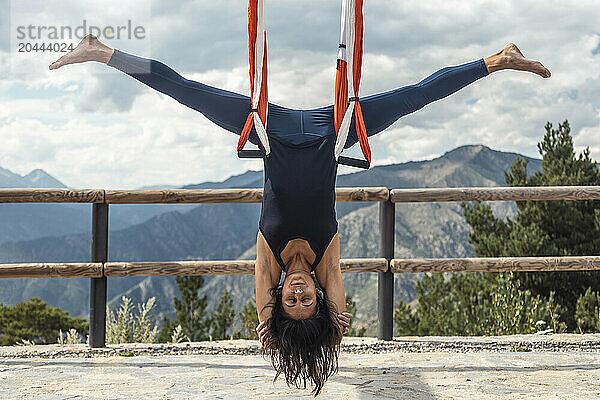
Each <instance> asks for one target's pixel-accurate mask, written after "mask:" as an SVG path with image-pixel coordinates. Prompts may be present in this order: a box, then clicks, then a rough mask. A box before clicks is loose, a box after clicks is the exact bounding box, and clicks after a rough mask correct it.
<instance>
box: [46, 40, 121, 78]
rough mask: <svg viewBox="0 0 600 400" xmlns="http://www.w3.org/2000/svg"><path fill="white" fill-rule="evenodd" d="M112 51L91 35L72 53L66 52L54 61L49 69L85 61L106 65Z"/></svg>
mask: <svg viewBox="0 0 600 400" xmlns="http://www.w3.org/2000/svg"><path fill="white" fill-rule="evenodd" d="M113 52H114V49H112V48H110V47H108V46H107V45H105V44H103V43H100V41H99V40H98V38H97V37H96V36H94V35H92V34H89V35H87V36H86V37H84V38H83V39H81V42H79V44H78V45H77V47H75V48H74V49H73V50H72V51H70V52H68V53H67V54H65V55H64V56H62V57H61V58H59V59H58V60H56V61H54V62H53V63H52V64H50V66H49V67H48V68H49V69H51V70H52V69H57V68H60V67H62V66H63V65H69V64H76V63H82V62H86V61H98V62H101V63H104V64H106V63H108V61H109V60H110V57H111V56H112V54H113Z"/></svg>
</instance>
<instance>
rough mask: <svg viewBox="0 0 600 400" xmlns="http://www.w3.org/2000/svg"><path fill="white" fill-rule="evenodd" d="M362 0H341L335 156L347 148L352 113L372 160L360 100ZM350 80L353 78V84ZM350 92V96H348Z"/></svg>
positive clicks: (362, 146) (365, 152) (365, 150)
mask: <svg viewBox="0 0 600 400" xmlns="http://www.w3.org/2000/svg"><path fill="white" fill-rule="evenodd" d="M362 8H363V0H342V20H341V34H340V45H339V52H338V59H337V69H336V76H335V106H334V115H333V117H334V124H335V130H336V133H337V141H336V144H335V159H336V160H337V159H338V158H339V156H340V154H341V153H342V151H343V150H344V145H345V144H346V139H347V138H348V132H349V130H350V123H351V122H352V114H354V115H355V124H356V134H357V136H358V141H359V143H360V148H361V149H362V152H363V155H364V156H365V159H366V160H367V161H368V162H369V163H370V162H371V149H370V147H369V140H368V138H367V129H366V128H365V121H364V119H363V114H362V109H361V107H360V102H359V100H358V92H359V89H360V76H361V70H362V53H363V14H362ZM349 82H351V85H352V86H351V87H350V84H349ZM350 94H351V97H350V98H348V97H349V96H350Z"/></svg>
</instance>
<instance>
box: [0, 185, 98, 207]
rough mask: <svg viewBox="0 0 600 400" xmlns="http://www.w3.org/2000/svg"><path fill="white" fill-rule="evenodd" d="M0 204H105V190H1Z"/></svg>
mask: <svg viewBox="0 0 600 400" xmlns="http://www.w3.org/2000/svg"><path fill="white" fill-rule="evenodd" d="M0 203H104V189H47V188H44V189H40V188H35V189H31V188H25V189H12V188H11V189H0Z"/></svg>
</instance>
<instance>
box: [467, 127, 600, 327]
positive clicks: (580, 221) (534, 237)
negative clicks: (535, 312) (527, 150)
mask: <svg viewBox="0 0 600 400" xmlns="http://www.w3.org/2000/svg"><path fill="white" fill-rule="evenodd" d="M545 129H546V133H545V135H544V138H543V140H542V142H540V143H539V144H538V150H539V152H540V154H541V155H542V157H543V159H542V171H538V172H536V173H535V174H533V175H532V176H530V177H528V176H527V160H524V159H521V158H517V159H516V160H515V161H514V162H513V164H512V165H511V171H510V172H505V178H506V183H507V184H509V185H510V186H513V187H515V186H558V185H560V186H590V185H600V171H599V170H598V168H597V167H596V164H595V162H594V161H592V160H591V159H590V157H589V154H590V152H589V148H586V149H585V150H584V151H583V154H579V156H578V157H577V156H576V155H575V153H574V150H573V140H572V138H571V136H570V126H569V123H568V121H564V122H563V123H562V124H559V126H558V129H552V124H551V123H550V122H548V123H547V124H546V126H545ZM516 204H517V210H518V211H517V215H516V216H515V218H514V220H511V219H507V220H506V221H504V220H502V219H500V218H497V217H495V216H494V215H493V213H492V211H491V208H490V206H488V205H487V204H482V203H478V202H477V203H475V204H473V206H469V205H467V204H466V203H462V208H463V212H464V214H465V217H466V220H467V222H468V223H469V225H471V227H472V229H473V231H472V232H471V233H470V234H469V242H470V243H472V244H473V246H474V251H475V254H476V255H477V256H478V257H519V256H585V255H597V254H599V252H600V201H598V200H577V201H572V200H552V201H517V202H516ZM515 276H516V278H517V279H518V280H519V281H520V282H521V285H520V286H521V288H522V289H523V290H529V291H530V292H531V294H532V295H534V296H536V295H541V296H542V297H544V298H548V297H549V296H550V293H551V292H555V299H556V302H557V303H558V304H559V305H561V306H563V314H562V315H561V318H563V320H564V321H565V322H566V323H567V327H568V329H569V330H575V328H576V326H577V324H576V321H575V311H576V305H577V299H578V298H579V297H580V296H582V295H584V293H585V291H586V290H587V288H588V287H590V286H591V287H593V288H596V287H598V285H599V284H600V272H599V271H568V272H562V271H561V272H554V271H553V272H518V273H516V274H515Z"/></svg>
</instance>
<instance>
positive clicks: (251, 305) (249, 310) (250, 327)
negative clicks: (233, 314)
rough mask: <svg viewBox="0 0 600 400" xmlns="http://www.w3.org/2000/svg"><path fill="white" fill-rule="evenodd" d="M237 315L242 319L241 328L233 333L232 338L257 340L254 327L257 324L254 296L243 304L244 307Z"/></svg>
mask: <svg viewBox="0 0 600 400" xmlns="http://www.w3.org/2000/svg"><path fill="white" fill-rule="evenodd" d="M239 316H240V320H241V321H242V328H241V330H240V331H238V332H236V333H235V334H234V335H233V336H234V338H237V339H254V340H257V339H258V335H257V334H256V327H257V326H258V314H257V312H256V297H253V298H252V299H251V300H249V301H248V302H247V303H246V304H244V308H243V309H242V311H241V312H240V313H239Z"/></svg>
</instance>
